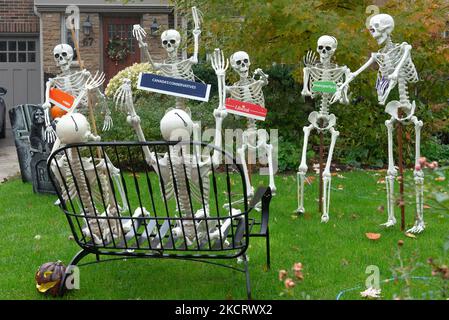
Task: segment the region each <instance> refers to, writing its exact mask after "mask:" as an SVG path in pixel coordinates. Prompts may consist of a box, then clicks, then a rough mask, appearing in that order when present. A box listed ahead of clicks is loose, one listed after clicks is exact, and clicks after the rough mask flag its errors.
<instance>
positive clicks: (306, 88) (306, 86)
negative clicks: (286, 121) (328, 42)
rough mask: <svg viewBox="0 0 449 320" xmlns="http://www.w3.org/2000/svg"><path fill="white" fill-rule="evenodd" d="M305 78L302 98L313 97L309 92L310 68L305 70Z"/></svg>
mask: <svg viewBox="0 0 449 320" xmlns="http://www.w3.org/2000/svg"><path fill="white" fill-rule="evenodd" d="M303 72H304V78H303V83H304V84H303V87H302V91H301V95H302V96H311V95H312V92H310V90H309V82H310V69H309V68H308V67H306V68H304V69H303Z"/></svg>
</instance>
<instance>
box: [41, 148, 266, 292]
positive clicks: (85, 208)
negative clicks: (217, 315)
mask: <svg viewBox="0 0 449 320" xmlns="http://www.w3.org/2000/svg"><path fill="white" fill-rule="evenodd" d="M197 146H199V147H200V148H201V151H202V153H201V154H200V155H198V154H195V153H194V152H189V150H197V149H196V148H195V147H197ZM214 155H215V156H220V157H221V161H220V164H218V162H216V163H215V164H214V161H211V160H212V159H215V158H213V156H214ZM48 166H49V170H51V172H52V175H51V180H52V183H53V184H54V186H55V188H56V189H57V190H58V197H59V200H60V207H61V209H62V210H63V211H64V213H65V215H66V217H67V220H68V223H69V225H70V228H71V231H72V233H73V237H74V239H75V241H76V243H77V244H78V245H79V246H80V247H81V248H82V250H81V251H80V252H78V253H77V254H76V255H75V256H74V257H73V259H72V261H71V262H70V264H69V266H74V265H78V263H79V262H80V261H81V259H83V258H84V257H85V256H86V255H88V254H93V255H95V256H96V262H102V261H109V260H114V258H113V257H111V256H115V258H117V257H119V258H120V257H133V258H173V259H185V260H191V261H200V262H207V263H211V264H215V265H220V266H224V267H228V268H231V269H234V270H237V271H240V272H243V273H245V275H246V288H247V294H248V298H251V288H250V278H249V271H248V259H247V256H246V251H247V249H248V245H249V239H250V237H253V236H254V237H260V236H262V237H265V238H266V248H267V253H266V254H267V265H268V267H269V264H270V255H269V230H268V218H269V203H270V200H271V192H270V189H269V188H260V189H259V190H257V192H256V194H255V196H254V198H253V199H251V201H250V202H249V203H248V201H247V198H246V188H247V187H246V185H245V179H244V175H243V171H242V168H241V166H240V164H238V163H237V162H236V159H235V158H233V157H232V156H231V155H230V154H228V153H226V152H224V151H222V150H219V149H216V148H215V147H213V146H210V145H207V144H204V143H195V142H189V143H183V142H144V143H141V142H109V143H107V142H100V143H85V144H73V145H67V146H65V147H62V148H60V149H59V150H57V151H56V152H55V153H54V154H53V155H52V156H51V157H50V158H49V161H48ZM49 172H50V171H49ZM206 173H207V174H206ZM242 195H243V196H244V201H243V202H242V203H241V204H239V207H236V205H234V207H233V206H231V203H233V202H235V201H236V200H237V199H238V198H241V197H242ZM259 201H261V203H262V210H261V212H255V210H253V209H254V206H255V204H256V203H258V202H259ZM225 208H229V209H225ZM100 256H109V258H108V259H100ZM236 258H239V259H240V260H241V261H242V262H243V268H242V267H239V266H238V265H237V264H236V265H235V266H232V265H229V263H228V264H223V263H220V261H221V262H223V259H228V260H229V259H236ZM86 264H89V263H86ZM68 269H70V268H68ZM68 275H69V271H67V274H66V277H67V276H68ZM64 284H65V279H64V281H62V285H61V293H63V292H64V290H65V287H64Z"/></svg>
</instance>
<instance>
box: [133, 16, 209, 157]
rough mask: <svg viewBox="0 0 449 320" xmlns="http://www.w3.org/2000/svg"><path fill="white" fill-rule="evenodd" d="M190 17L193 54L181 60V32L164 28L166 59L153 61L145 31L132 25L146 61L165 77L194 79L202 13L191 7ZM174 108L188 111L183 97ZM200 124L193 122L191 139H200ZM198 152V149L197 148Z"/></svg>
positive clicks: (162, 37)
mask: <svg viewBox="0 0 449 320" xmlns="http://www.w3.org/2000/svg"><path fill="white" fill-rule="evenodd" d="M192 17H193V22H194V29H193V31H192V34H193V39H194V51H193V55H192V56H191V57H190V58H188V59H184V60H181V59H180V58H179V56H178V49H179V46H180V44H181V34H180V33H179V32H178V31H177V30H174V29H169V30H166V31H164V32H163V33H162V35H161V42H162V47H163V48H164V49H165V51H166V52H167V59H166V60H164V61H163V62H155V61H154V60H153V58H152V57H151V54H150V52H149V50H148V44H147V43H145V42H144V39H145V37H146V35H147V33H146V31H145V30H144V29H143V28H142V27H141V26H140V25H138V24H136V25H134V26H133V36H134V37H135V38H136V40H137V41H138V43H139V47H140V48H141V49H142V50H143V52H144V54H145V57H146V58H147V60H148V62H149V63H150V64H151V66H152V67H153V68H154V70H156V71H158V72H159V73H160V74H161V75H163V76H165V77H171V78H177V79H183V80H188V81H195V74H194V73H193V71H192V66H193V65H195V64H197V63H198V51H199V37H200V34H201V22H202V13H201V11H199V10H198V9H197V8H196V7H192ZM176 108H178V109H182V110H184V111H186V112H187V113H189V115H190V110H189V108H187V107H186V105H185V99H183V98H179V97H177V98H176ZM200 130H201V128H200V126H199V125H198V124H197V123H194V124H193V139H194V140H195V141H198V140H199V139H200ZM197 152H198V150H197Z"/></svg>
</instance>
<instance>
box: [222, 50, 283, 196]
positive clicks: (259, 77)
mask: <svg viewBox="0 0 449 320" xmlns="http://www.w3.org/2000/svg"><path fill="white" fill-rule="evenodd" d="M230 63H231V67H232V69H233V70H234V71H235V72H236V73H237V74H238V75H239V80H238V81H237V82H235V83H234V84H232V85H231V86H225V87H224V91H225V94H226V95H227V96H230V97H231V98H232V99H235V100H238V101H243V102H250V103H253V104H257V105H259V106H262V107H265V97H264V94H263V87H265V86H266V85H267V84H268V75H267V74H265V73H264V72H263V71H262V69H256V70H255V71H254V73H253V75H252V76H250V75H249V68H250V66H251V60H250V57H249V55H248V53H246V52H244V51H238V52H235V53H234V54H232V55H231V57H230ZM217 75H218V74H217ZM220 77H222V78H223V80H222V81H223V83H224V81H225V77H226V75H225V74H223V75H220ZM247 152H248V158H249V156H250V154H255V153H256V152H257V154H259V155H261V154H263V155H265V156H266V159H267V162H268V174H269V186H270V188H271V192H272V193H273V194H275V193H276V185H275V182H274V168H273V146H272V145H271V144H269V143H268V134H267V132H266V131H265V130H263V129H261V130H257V124H256V120H255V119H248V122H247V128H246V130H245V131H244V132H243V137H242V145H241V146H240V147H239V148H238V149H237V154H238V156H239V158H240V161H241V163H242V166H243V169H244V174H245V179H246V185H247V186H248V189H247V193H248V194H247V196H248V199H251V197H252V196H253V195H254V187H253V186H252V185H251V181H250V176H249V172H248V167H247V164H246V163H247V156H246V153H247Z"/></svg>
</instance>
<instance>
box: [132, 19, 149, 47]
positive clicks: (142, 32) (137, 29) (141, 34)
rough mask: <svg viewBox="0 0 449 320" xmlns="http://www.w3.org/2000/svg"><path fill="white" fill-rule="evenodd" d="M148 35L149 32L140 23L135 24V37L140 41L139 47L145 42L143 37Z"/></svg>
mask: <svg viewBox="0 0 449 320" xmlns="http://www.w3.org/2000/svg"><path fill="white" fill-rule="evenodd" d="M146 36H147V33H146V31H145V29H144V28H142V27H141V26H140V24H135V25H134V26H133V37H135V38H136V40H137V41H138V42H139V47H140V45H141V44H144V42H143V39H144V38H145V37H146Z"/></svg>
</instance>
